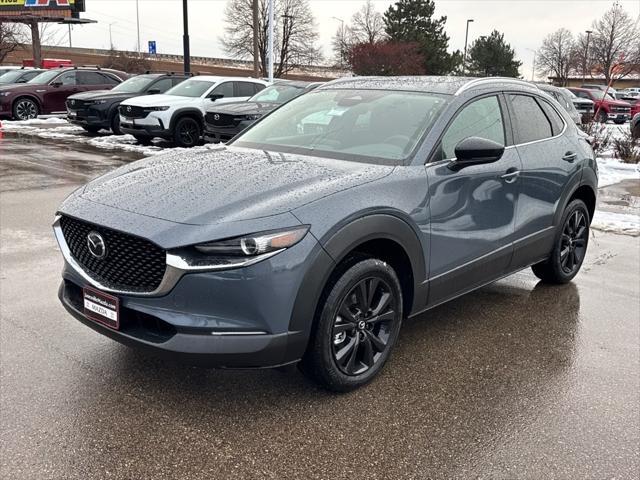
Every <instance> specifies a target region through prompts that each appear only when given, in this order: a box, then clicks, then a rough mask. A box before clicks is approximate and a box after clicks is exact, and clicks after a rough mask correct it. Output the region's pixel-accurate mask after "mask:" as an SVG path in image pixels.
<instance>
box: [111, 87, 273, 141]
mask: <svg viewBox="0 0 640 480" xmlns="http://www.w3.org/2000/svg"><path fill="white" fill-rule="evenodd" d="M267 85H268V83H267V82H265V81H263V80H256V79H254V78H242V77H212V76H204V75H201V76H197V77H192V78H190V79H188V80H185V81H184V82H182V83H180V84H178V85H176V86H175V87H173V88H171V89H169V90H167V91H166V92H165V93H164V94H163V95H145V96H143V97H134V98H131V99H129V100H125V101H124V102H122V103H121V104H120V107H119V112H120V129H121V130H122V132H123V133H129V134H131V135H133V136H134V137H136V139H137V140H138V141H139V142H140V143H143V144H148V143H150V142H151V139H152V138H154V137H160V138H164V139H166V140H172V141H173V142H174V144H175V145H177V146H179V147H193V146H194V145H196V144H197V143H198V141H199V140H200V137H201V136H202V127H203V122H204V114H205V109H206V107H207V106H208V105H210V104H211V102H224V103H226V102H233V101H240V100H246V99H247V98H249V97H251V96H253V95H254V94H255V93H257V92H259V91H260V90H262V89H264V88H265V87H266V86H267Z"/></svg>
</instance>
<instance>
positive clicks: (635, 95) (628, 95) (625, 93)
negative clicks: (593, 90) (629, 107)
mask: <svg viewBox="0 0 640 480" xmlns="http://www.w3.org/2000/svg"><path fill="white" fill-rule="evenodd" d="M618 98H619V99H620V100H640V92H636V91H633V90H622V91H621V92H618Z"/></svg>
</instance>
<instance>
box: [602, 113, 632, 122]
mask: <svg viewBox="0 0 640 480" xmlns="http://www.w3.org/2000/svg"><path fill="white" fill-rule="evenodd" d="M607 116H608V117H609V120H613V121H617V122H626V121H627V120H630V119H631V115H630V114H628V113H616V112H611V113H608V114H607Z"/></svg>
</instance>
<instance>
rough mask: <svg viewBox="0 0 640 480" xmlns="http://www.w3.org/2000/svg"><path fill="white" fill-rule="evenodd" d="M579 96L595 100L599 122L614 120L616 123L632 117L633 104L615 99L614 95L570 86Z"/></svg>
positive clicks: (594, 106) (594, 105)
mask: <svg viewBox="0 0 640 480" xmlns="http://www.w3.org/2000/svg"><path fill="white" fill-rule="evenodd" d="M569 90H571V91H572V92H573V93H574V94H575V95H576V96H577V97H580V98H587V99H589V100H591V101H592V102H593V113H594V114H595V113H596V112H597V111H598V109H600V111H599V113H598V117H597V118H596V120H598V121H599V122H602V123H604V122H606V121H607V120H613V121H614V122H615V123H619V124H621V123H624V122H626V121H627V120H630V119H631V105H630V104H629V103H628V102H623V101H621V100H614V99H613V98H612V97H610V96H608V95H605V94H604V92H603V91H601V90H588V89H586V88H569Z"/></svg>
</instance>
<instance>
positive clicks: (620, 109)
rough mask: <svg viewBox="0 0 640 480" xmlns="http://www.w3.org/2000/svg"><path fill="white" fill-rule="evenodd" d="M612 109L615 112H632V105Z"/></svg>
mask: <svg viewBox="0 0 640 480" xmlns="http://www.w3.org/2000/svg"><path fill="white" fill-rule="evenodd" d="M611 111H612V112H615V113H631V107H612V108H611Z"/></svg>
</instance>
